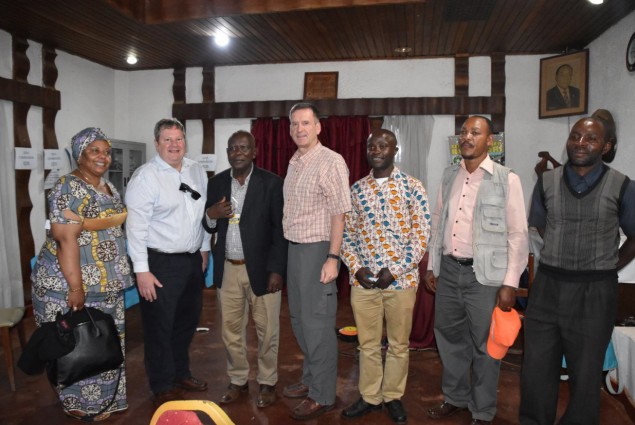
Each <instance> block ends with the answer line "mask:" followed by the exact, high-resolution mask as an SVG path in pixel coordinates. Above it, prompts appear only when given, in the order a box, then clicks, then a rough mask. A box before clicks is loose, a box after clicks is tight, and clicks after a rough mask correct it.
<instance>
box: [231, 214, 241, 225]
mask: <svg viewBox="0 0 635 425" xmlns="http://www.w3.org/2000/svg"><path fill="white" fill-rule="evenodd" d="M239 223H240V214H234V216H233V217H232V218H230V219H229V224H239Z"/></svg>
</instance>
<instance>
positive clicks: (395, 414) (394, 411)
mask: <svg viewBox="0 0 635 425" xmlns="http://www.w3.org/2000/svg"><path fill="white" fill-rule="evenodd" d="M384 404H385V405H386V407H387V408H388V414H389V415H390V419H392V420H393V421H394V422H396V423H398V424H405V423H406V420H407V419H408V418H407V417H406V409H404V408H403V404H401V400H393V401H389V402H388V403H384Z"/></svg>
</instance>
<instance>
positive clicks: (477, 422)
mask: <svg viewBox="0 0 635 425" xmlns="http://www.w3.org/2000/svg"><path fill="white" fill-rule="evenodd" d="M470 425H492V421H485V420H483V419H472V422H470Z"/></svg>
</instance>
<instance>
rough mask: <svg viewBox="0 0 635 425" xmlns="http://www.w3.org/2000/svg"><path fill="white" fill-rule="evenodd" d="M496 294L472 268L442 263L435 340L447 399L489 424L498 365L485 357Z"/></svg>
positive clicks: (447, 259)
mask: <svg viewBox="0 0 635 425" xmlns="http://www.w3.org/2000/svg"><path fill="white" fill-rule="evenodd" d="M498 289H499V288H498V287H497V286H485V285H481V284H480V283H478V281H477V280H476V276H475V275H474V270H473V269H472V266H462V265H460V264H458V263H457V262H456V261H454V260H452V259H451V258H449V257H447V256H443V257H442V260H441V271H440V273H439V279H438V281H437V291H436V298H435V311H434V335H435V338H436V341H437V347H438V349H439V354H440V356H441V362H442V363H443V378H442V381H441V386H442V390H443V395H444V397H445V401H447V402H448V403H451V404H453V405H455V406H459V407H467V408H469V410H470V412H472V418H473V419H480V420H485V421H491V420H492V419H493V418H494V416H495V415H496V390H497V387H498V374H499V371H500V360H494V359H493V358H492V357H490V356H489V355H488V354H487V337H488V334H489V328H490V324H491V321H492V311H493V310H494V307H495V306H496V296H497V293H498Z"/></svg>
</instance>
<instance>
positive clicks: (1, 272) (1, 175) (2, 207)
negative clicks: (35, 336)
mask: <svg viewBox="0 0 635 425" xmlns="http://www.w3.org/2000/svg"><path fill="white" fill-rule="evenodd" d="M12 117H13V108H12V103H11V102H6V101H0V308H1V307H19V306H23V305H24V291H23V290H22V271H21V269H20V243H19V241H18V226H17V223H18V219H17V215H16V204H15V171H14V166H13V156H14V153H13V118H12Z"/></svg>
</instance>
